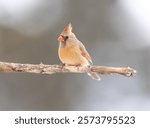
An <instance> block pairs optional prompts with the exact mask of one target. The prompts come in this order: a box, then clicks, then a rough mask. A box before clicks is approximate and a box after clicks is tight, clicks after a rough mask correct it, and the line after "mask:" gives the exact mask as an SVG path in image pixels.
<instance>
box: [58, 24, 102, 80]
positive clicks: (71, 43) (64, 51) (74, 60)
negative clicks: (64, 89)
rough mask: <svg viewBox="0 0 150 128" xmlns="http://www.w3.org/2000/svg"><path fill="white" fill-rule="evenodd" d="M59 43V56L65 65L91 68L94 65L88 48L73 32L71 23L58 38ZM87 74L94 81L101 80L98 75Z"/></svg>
mask: <svg viewBox="0 0 150 128" xmlns="http://www.w3.org/2000/svg"><path fill="white" fill-rule="evenodd" d="M58 42H59V49H58V55H59V58H60V60H61V61H62V63H63V64H68V65H75V66H77V65H80V66H90V65H91V64H92V59H91V57H90V55H89V53H88V52H87V50H86V48H85V47H84V45H83V44H82V43H81V42H80V41H79V40H78V39H77V38H76V36H75V34H74V33H73V32H72V26H71V23H70V24H69V25H67V26H66V27H65V28H64V30H63V32H62V33H61V34H60V36H59V37H58ZM87 74H88V75H89V76H91V77H92V78H93V79H96V80H100V76H99V75H98V74H97V73H94V72H91V71H90V70H89V71H87Z"/></svg>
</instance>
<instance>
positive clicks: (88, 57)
mask: <svg viewBox="0 0 150 128" xmlns="http://www.w3.org/2000/svg"><path fill="white" fill-rule="evenodd" d="M80 51H81V55H82V56H83V57H85V58H86V59H87V60H88V61H89V62H90V63H91V64H93V62H92V59H91V57H90V55H89V53H88V52H87V50H86V49H85V47H84V45H83V44H82V43H80Z"/></svg>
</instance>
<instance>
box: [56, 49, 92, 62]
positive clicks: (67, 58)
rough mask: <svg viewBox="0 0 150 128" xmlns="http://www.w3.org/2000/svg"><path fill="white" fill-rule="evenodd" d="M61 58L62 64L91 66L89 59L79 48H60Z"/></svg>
mask: <svg viewBox="0 0 150 128" xmlns="http://www.w3.org/2000/svg"><path fill="white" fill-rule="evenodd" d="M58 54H59V58H60V60H61V61H62V63H65V64H70V65H89V63H88V61H87V59H86V58H85V57H83V56H82V55H81V51H80V49H79V48H78V47H75V46H74V47H59V50H58Z"/></svg>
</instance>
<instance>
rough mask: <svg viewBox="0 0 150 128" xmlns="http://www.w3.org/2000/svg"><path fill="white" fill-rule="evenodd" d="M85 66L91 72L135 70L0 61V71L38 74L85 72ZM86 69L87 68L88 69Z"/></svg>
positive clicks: (129, 74) (116, 72) (128, 71)
mask: <svg viewBox="0 0 150 128" xmlns="http://www.w3.org/2000/svg"><path fill="white" fill-rule="evenodd" d="M87 68H89V69H90V70H91V71H92V72H97V73H99V74H121V75H124V76H128V77H129V76H133V75H134V74H136V70H134V69H132V68H130V67H106V66H91V67H82V66H62V65H45V64H42V63H41V64H20V63H7V62H0V72H14V73H38V74H54V73H67V72H71V73H86V71H87ZM89 69H88V70H89Z"/></svg>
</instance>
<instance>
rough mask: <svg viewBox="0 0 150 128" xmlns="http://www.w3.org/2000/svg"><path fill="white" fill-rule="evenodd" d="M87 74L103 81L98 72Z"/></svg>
mask: <svg viewBox="0 0 150 128" xmlns="http://www.w3.org/2000/svg"><path fill="white" fill-rule="evenodd" d="M87 74H88V75H89V76H90V77H92V78H93V79H94V80H101V78H100V76H99V74H98V73H96V72H92V71H91V70H88V71H87Z"/></svg>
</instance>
